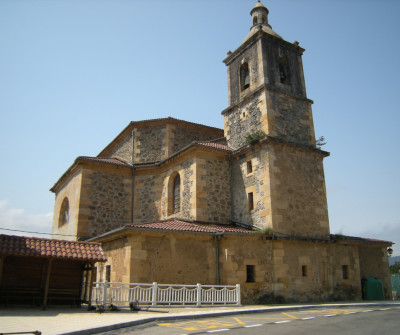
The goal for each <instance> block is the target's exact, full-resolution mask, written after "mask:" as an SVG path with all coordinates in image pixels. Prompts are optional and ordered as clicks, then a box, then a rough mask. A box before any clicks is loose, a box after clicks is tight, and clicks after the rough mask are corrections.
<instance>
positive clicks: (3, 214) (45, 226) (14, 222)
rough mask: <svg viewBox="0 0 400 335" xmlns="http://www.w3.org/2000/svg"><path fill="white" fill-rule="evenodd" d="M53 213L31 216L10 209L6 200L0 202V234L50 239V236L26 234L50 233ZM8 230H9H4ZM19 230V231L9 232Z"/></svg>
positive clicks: (19, 210)
mask: <svg viewBox="0 0 400 335" xmlns="http://www.w3.org/2000/svg"><path fill="white" fill-rule="evenodd" d="M52 220H53V213H43V214H31V213H26V212H25V210H24V209H16V208H10V207H9V205H8V202H7V201H6V200H0V228H3V229H0V234H7V235H19V236H36V237H46V238H48V237H50V235H43V234H33V233H26V232H39V233H47V234H50V233H51V225H52ZM6 229H10V230H6ZM11 229H12V230H20V231H11Z"/></svg>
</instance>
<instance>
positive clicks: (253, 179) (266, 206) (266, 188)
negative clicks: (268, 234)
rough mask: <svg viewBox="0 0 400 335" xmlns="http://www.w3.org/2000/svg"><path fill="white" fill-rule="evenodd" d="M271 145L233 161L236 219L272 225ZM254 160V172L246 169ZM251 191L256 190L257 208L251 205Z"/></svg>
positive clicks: (233, 194) (234, 211) (263, 226)
mask: <svg viewBox="0 0 400 335" xmlns="http://www.w3.org/2000/svg"><path fill="white" fill-rule="evenodd" d="M268 151H269V148H268V147H267V146H265V147H264V148H262V149H257V148H253V150H250V151H248V152H247V153H246V154H243V155H239V156H236V157H234V158H233V160H232V198H233V204H232V206H233V218H232V219H233V220H234V221H237V222H242V223H245V224H248V225H251V226H253V225H254V226H256V227H259V228H271V227H272V222H271V205H270V202H271V199H270V181H269V160H268V156H269V152H268ZM247 162H251V165H252V172H250V173H248V172H247ZM248 193H253V197H254V198H253V200H254V201H253V202H254V209H253V210H249V208H248Z"/></svg>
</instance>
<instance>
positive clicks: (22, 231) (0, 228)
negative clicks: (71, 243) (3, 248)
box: [0, 227, 76, 236]
mask: <svg viewBox="0 0 400 335" xmlns="http://www.w3.org/2000/svg"><path fill="white" fill-rule="evenodd" d="M0 230H8V231H17V232H19V233H29V234H41V235H58V236H76V235H67V234H52V233H39V232H37V231H26V230H17V229H8V228H2V227H0Z"/></svg>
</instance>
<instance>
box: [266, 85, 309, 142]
mask: <svg viewBox="0 0 400 335" xmlns="http://www.w3.org/2000/svg"><path fill="white" fill-rule="evenodd" d="M269 97H270V99H271V100H270V101H271V106H270V108H268V124H269V125H270V129H269V132H268V134H269V135H270V136H273V137H277V138H279V139H282V140H284V141H287V142H293V143H299V144H303V145H310V146H315V134H314V124H313V118H312V112H311V103H310V102H308V101H304V100H299V99H295V98H291V97H289V96H287V95H285V94H278V93H273V94H269Z"/></svg>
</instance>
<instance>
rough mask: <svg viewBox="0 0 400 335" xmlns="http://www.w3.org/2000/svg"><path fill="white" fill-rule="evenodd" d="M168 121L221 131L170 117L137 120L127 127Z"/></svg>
mask: <svg viewBox="0 0 400 335" xmlns="http://www.w3.org/2000/svg"><path fill="white" fill-rule="evenodd" d="M168 121H172V122H176V123H184V124H190V125H195V126H200V127H205V128H210V129H215V130H223V129H222V128H218V127H213V126H208V125H205V124H202V123H197V122H192V121H186V120H182V119H177V118H174V117H171V116H168V117H164V118H155V119H145V120H139V121H131V122H130V123H129V126H131V125H138V124H145V123H152V122H168Z"/></svg>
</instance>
